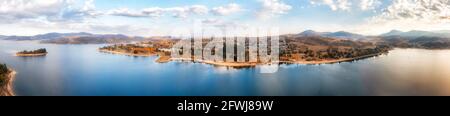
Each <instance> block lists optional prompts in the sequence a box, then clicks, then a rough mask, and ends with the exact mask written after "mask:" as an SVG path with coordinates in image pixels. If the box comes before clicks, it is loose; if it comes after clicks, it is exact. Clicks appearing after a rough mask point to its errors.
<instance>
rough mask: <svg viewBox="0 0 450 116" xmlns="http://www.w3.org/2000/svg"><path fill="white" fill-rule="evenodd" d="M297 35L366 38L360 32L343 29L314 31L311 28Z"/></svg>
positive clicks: (351, 38) (352, 38)
mask: <svg viewBox="0 0 450 116" xmlns="http://www.w3.org/2000/svg"><path fill="white" fill-rule="evenodd" d="M297 36H300V37H311V36H320V37H330V38H338V39H350V40H358V39H364V38H366V37H365V36H363V35H360V34H354V33H350V32H345V31H338V32H316V31H313V30H306V31H304V32H302V33H299V34H298V35H297Z"/></svg>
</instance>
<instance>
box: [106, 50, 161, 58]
mask: <svg viewBox="0 0 450 116" xmlns="http://www.w3.org/2000/svg"><path fill="white" fill-rule="evenodd" d="M99 51H100V52H104V53H110V54H119V55H127V56H141V57H150V56H155V55H156V54H133V53H125V52H118V51H111V50H102V49H99Z"/></svg>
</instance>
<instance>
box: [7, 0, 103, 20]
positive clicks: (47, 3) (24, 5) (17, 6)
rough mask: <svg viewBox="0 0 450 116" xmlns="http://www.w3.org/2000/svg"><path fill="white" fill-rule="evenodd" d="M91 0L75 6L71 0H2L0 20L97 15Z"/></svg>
mask: <svg viewBox="0 0 450 116" xmlns="http://www.w3.org/2000/svg"><path fill="white" fill-rule="evenodd" d="M93 2H94V1H93V0H85V3H84V4H83V5H82V6H81V7H77V5H76V4H75V2H74V1H73V0H2V1H0V18H1V19H0V20H1V21H0V22H17V21H21V20H29V19H46V20H47V21H74V20H78V21H80V20H83V19H84V18H86V17H95V16H97V15H99V14H100V13H98V12H97V11H95V6H94V5H93Z"/></svg>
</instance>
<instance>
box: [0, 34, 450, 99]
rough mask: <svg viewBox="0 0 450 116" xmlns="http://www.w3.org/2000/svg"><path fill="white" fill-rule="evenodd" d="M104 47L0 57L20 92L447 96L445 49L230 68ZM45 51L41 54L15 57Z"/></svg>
mask: <svg viewBox="0 0 450 116" xmlns="http://www.w3.org/2000/svg"><path fill="white" fill-rule="evenodd" d="M101 46H104V45H52V44H38V43H36V42H15V41H0V62H2V63H6V64H7V65H8V66H10V67H12V68H14V69H15V70H16V71H17V75H16V79H15V81H14V90H15V92H16V94H17V95H25V96H29V95H31V96H41V95H43V96H47V95H52V96H53V95H57V96H59V95H62V96H66V95H69V96H73V95H74V96H91V95H102V96H103V95H106V96H109V95H113V96H122V95H125V96H135V95H136V96H137V95H145V96H147V95H149V96H155V95H156V96H236V95H239V96H241V95H242V96H297V95H307V96H308V95H326V96H327V95H332V96H341V95H352V96H353V95H450V61H448V60H450V50H421V49H395V50H393V51H391V52H390V53H389V54H387V55H382V56H379V57H374V58H369V59H363V60H359V61H354V62H345V63H336V64H324V65H281V67H280V69H279V71H278V72H277V73H274V74H261V73H259V70H260V68H258V67H256V68H245V69H233V68H227V67H215V66H212V65H207V64H201V63H186V62H170V63H164V64H160V63H155V62H154V60H155V59H156V57H132V56H123V55H113V54H107V53H100V52H98V51H97V48H99V47H101ZM38 48H47V51H48V52H49V54H48V55H47V56H45V57H28V58H25V57H16V56H14V53H15V52H17V51H21V50H33V49H38Z"/></svg>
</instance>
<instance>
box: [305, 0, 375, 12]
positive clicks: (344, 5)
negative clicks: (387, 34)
mask: <svg viewBox="0 0 450 116" xmlns="http://www.w3.org/2000/svg"><path fill="white" fill-rule="evenodd" d="M310 3H311V4H313V5H326V6H328V7H330V9H331V10H333V11H350V10H351V9H352V8H354V7H358V8H360V9H361V10H363V11H365V10H372V9H375V8H376V7H377V6H379V5H380V4H381V1H380V0H310Z"/></svg>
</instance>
